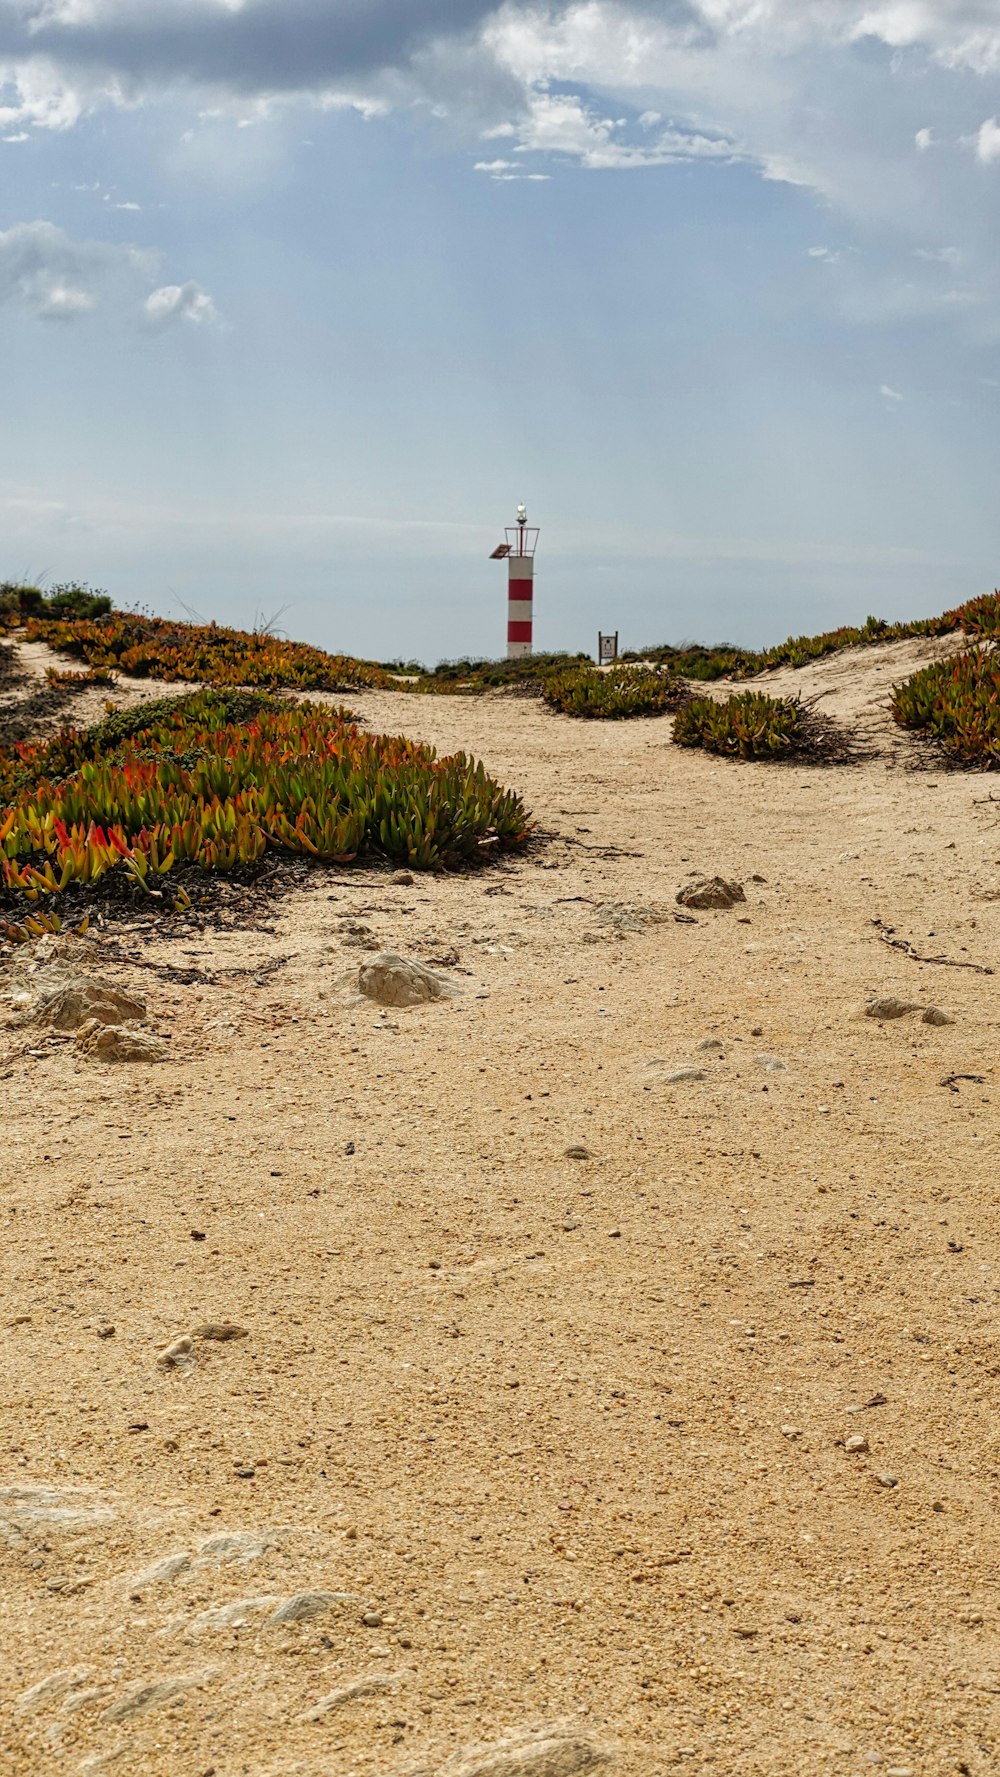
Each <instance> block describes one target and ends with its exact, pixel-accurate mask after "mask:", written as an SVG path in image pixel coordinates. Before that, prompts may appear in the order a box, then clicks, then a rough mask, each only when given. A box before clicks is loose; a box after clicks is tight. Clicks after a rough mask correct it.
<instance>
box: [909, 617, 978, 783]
mask: <svg viewBox="0 0 1000 1777" xmlns="http://www.w3.org/2000/svg"><path fill="white" fill-rule="evenodd" d="M976 602H977V603H978V602H980V601H976ZM983 619H984V621H985V622H987V623H989V622H992V621H993V620H994V613H991V612H986V613H984V614H983ZM979 633H980V634H984V635H986V634H990V633H992V632H991V631H990V630H988V629H981V630H980V632H979ZM891 708H892V715H893V720H894V721H896V722H898V723H899V725H900V727H901V728H913V729H921V730H922V731H923V732H924V733H925V734H926V735H927V736H928V738H929V739H931V740H934V741H937V742H938V744H939V745H940V746H941V747H942V748H943V750H944V752H945V754H946V755H947V756H948V757H949V758H950V759H951V760H952V761H953V762H954V763H956V764H959V765H978V766H980V767H982V768H984V769H990V770H995V769H996V768H997V766H1000V655H997V654H994V653H993V652H992V651H991V650H989V649H987V648H982V647H980V648H971V649H969V651H968V652H967V653H964V654H954V655H952V657H951V659H950V660H939V661H936V662H935V664H934V665H933V666H925V667H923V668H922V669H921V670H920V672H917V673H914V674H913V676H912V678H909V679H907V680H906V681H905V682H904V683H903V684H901V685H897V686H896V687H895V688H894V690H893V693H892V704H891Z"/></svg>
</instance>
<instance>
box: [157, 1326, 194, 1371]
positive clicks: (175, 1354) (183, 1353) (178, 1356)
mask: <svg viewBox="0 0 1000 1777" xmlns="http://www.w3.org/2000/svg"><path fill="white" fill-rule="evenodd" d="M193 1351H194V1344H193V1341H192V1340H191V1339H189V1338H188V1335H187V1334H186V1333H182V1334H181V1336H180V1338H179V1339H172V1340H171V1342H170V1344H169V1345H165V1346H164V1348H163V1350H162V1351H161V1352H160V1354H159V1356H158V1357H157V1360H156V1361H157V1363H158V1364H163V1366H164V1367H165V1368H166V1369H169V1368H170V1366H171V1365H172V1364H183V1363H184V1362H185V1360H188V1359H190V1357H191V1354H192V1352H193Z"/></svg>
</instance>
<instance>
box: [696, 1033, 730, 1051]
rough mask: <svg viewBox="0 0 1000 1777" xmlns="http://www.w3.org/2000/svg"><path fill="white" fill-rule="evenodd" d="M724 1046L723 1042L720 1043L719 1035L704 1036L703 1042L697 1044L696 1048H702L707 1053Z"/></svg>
mask: <svg viewBox="0 0 1000 1777" xmlns="http://www.w3.org/2000/svg"><path fill="white" fill-rule="evenodd" d="M722 1047H723V1044H722V1043H720V1041H719V1039H718V1037H702V1039H701V1042H700V1043H696V1044H695V1048H696V1049H700V1050H702V1051H703V1052H704V1053H705V1054H706V1055H707V1054H709V1053H710V1052H711V1051H713V1050H716V1049H721V1048H722Z"/></svg>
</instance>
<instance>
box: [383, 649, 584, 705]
mask: <svg viewBox="0 0 1000 1777" xmlns="http://www.w3.org/2000/svg"><path fill="white" fill-rule="evenodd" d="M589 665H590V656H589V654H565V653H559V654H523V655H520V656H518V657H517V658H516V659H514V660H474V659H468V658H467V659H464V660H441V661H439V662H438V664H437V666H434V667H431V668H430V669H428V668H427V667H424V666H421V665H420V664H419V663H418V662H414V661H411V662H410V663H409V665H407V666H403V665H402V663H400V662H397V663H396V664H395V665H394V666H392V667H390V668H387V670H388V671H392V672H396V673H406V674H408V675H410V676H411V678H412V680H413V682H412V683H411V684H409V685H406V686H404V687H403V689H404V690H407V691H421V692H429V693H434V692H438V693H445V694H448V695H457V696H460V697H474V696H477V695H479V694H481V693H482V692H484V691H511V692H514V693H520V694H521V695H522V696H525V697H538V696H539V695H541V693H542V692H543V690H544V687H545V685H546V684H547V682H548V680H549V679H550V678H551V677H552V676H553V675H554V674H558V673H562V672H565V671H566V670H567V669H568V668H570V667H573V666H589Z"/></svg>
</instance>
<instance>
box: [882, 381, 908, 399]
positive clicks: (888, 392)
mask: <svg viewBox="0 0 1000 1777" xmlns="http://www.w3.org/2000/svg"><path fill="white" fill-rule="evenodd" d="M878 392H879V394H880V395H884V396H885V398H886V400H887V401H902V399H903V397H902V395H901V394H900V392H899V390H898V389H890V387H889V384H888V383H879V386H878Z"/></svg>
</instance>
